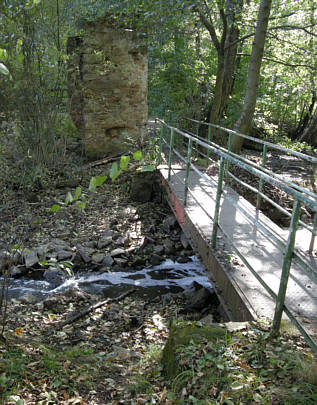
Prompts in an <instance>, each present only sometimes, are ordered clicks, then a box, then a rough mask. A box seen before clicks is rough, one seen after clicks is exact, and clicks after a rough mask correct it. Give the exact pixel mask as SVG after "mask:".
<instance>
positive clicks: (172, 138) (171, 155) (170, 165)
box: [168, 128, 174, 181]
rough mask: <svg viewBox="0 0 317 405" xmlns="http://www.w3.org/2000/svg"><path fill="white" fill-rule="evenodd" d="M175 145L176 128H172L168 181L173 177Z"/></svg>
mask: <svg viewBox="0 0 317 405" xmlns="http://www.w3.org/2000/svg"><path fill="white" fill-rule="evenodd" d="M173 146H174V128H171V135H170V148H169V155H168V181H169V180H170V179H171V169H172V157H173Z"/></svg>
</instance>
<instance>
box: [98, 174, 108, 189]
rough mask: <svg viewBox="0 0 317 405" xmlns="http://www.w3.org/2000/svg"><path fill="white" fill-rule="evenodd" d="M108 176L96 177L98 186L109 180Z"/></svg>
mask: <svg viewBox="0 0 317 405" xmlns="http://www.w3.org/2000/svg"><path fill="white" fill-rule="evenodd" d="M107 178H108V177H107V176H97V179H96V186H97V187H100V186H102V185H103V183H104V182H105V181H106V180H107Z"/></svg>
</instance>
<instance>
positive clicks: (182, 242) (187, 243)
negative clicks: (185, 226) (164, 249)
mask: <svg viewBox="0 0 317 405" xmlns="http://www.w3.org/2000/svg"><path fill="white" fill-rule="evenodd" d="M180 242H181V244H182V245H183V248H184V249H187V248H188V246H189V242H188V239H187V238H186V235H185V234H184V232H182V233H181V237H180Z"/></svg>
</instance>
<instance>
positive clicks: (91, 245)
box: [85, 240, 97, 250]
mask: <svg viewBox="0 0 317 405" xmlns="http://www.w3.org/2000/svg"><path fill="white" fill-rule="evenodd" d="M96 246H97V242H96V241H95V240H90V241H89V242H86V243H85V249H86V248H89V249H92V250H95V249H96Z"/></svg>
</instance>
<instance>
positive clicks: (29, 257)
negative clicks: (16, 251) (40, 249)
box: [23, 249, 39, 267]
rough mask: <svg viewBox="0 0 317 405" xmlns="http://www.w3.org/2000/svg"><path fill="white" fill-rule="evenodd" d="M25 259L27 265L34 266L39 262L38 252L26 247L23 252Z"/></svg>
mask: <svg viewBox="0 0 317 405" xmlns="http://www.w3.org/2000/svg"><path fill="white" fill-rule="evenodd" d="M23 260H24V263H25V266H26V267H32V266H34V265H35V264H36V263H38V262H39V258H38V255H37V253H36V252H35V251H34V250H30V249H26V250H25V251H24V252H23Z"/></svg>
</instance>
